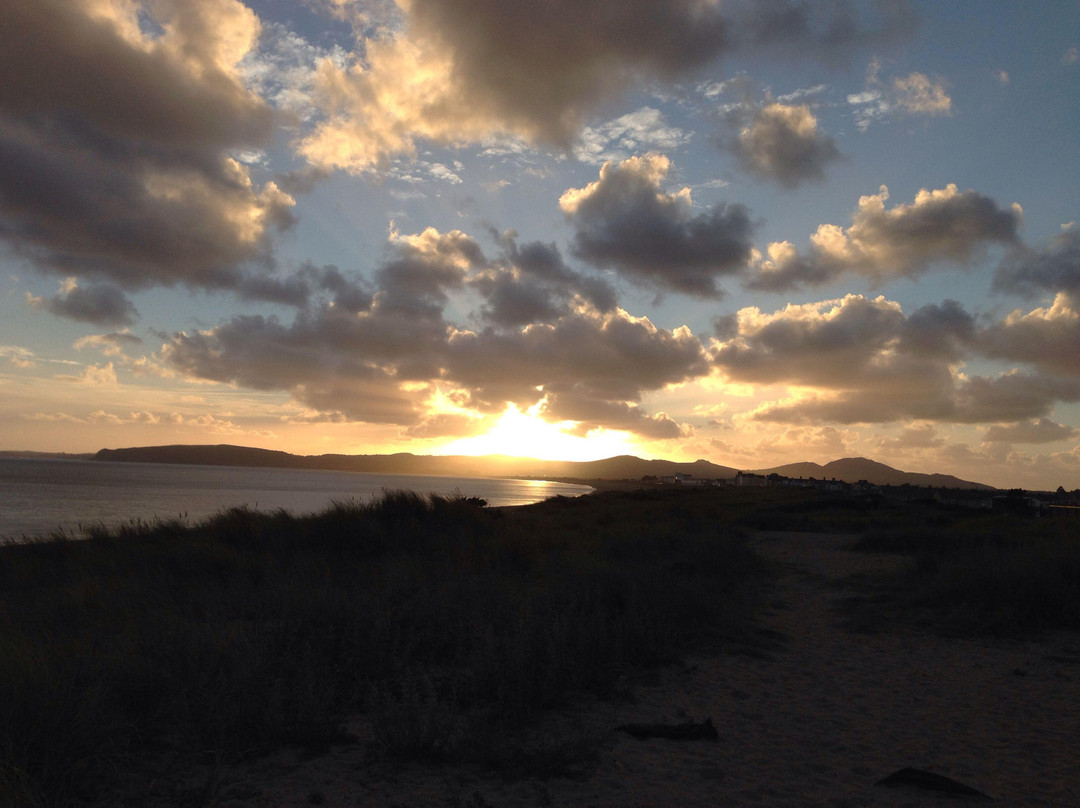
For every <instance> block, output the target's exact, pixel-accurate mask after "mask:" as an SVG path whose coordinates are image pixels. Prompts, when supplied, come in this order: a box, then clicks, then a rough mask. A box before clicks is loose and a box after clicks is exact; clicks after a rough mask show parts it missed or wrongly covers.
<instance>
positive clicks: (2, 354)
mask: <svg viewBox="0 0 1080 808" xmlns="http://www.w3.org/2000/svg"><path fill="white" fill-rule="evenodd" d="M0 359H7V360H8V361H9V362H11V364H13V365H14V366H15V367H17V368H24V369H25V368H32V367H35V366H36V365H37V362H36V361H35V359H34V352H33V351H31V350H28V349H27V348H23V347H21V346H19V345H0Z"/></svg>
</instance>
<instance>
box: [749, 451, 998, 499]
mask: <svg viewBox="0 0 1080 808" xmlns="http://www.w3.org/2000/svg"><path fill="white" fill-rule="evenodd" d="M755 473H756V474H779V475H781V476H782V477H796V478H798V477H815V478H817V479H826V480H833V479H835V480H843V481H844V482H847V483H857V482H858V481H859V480H866V481H867V482H869V483H873V484H874V485H905V484H906V485H918V486H930V487H932V488H976V489H979V490H985V491H993V490H995V489H994V487H993V486H992V485H983V484H982V483H973V482H970V481H968V480H961V479H960V478H959V477H953V476H952V475H951V474H919V473H917V472H912V471H899V470H898V469H894V468H893V467H892V466H886V465H885V464H884V463H878V462H877V461H875V460H868V459H867V458H865V457H845V458H843V459H842V460H833V461H832V462H831V463H826V464H825V465H824V466H822V465H819V464H818V463H789V464H788V465H786V466H776V467H775V468H771V469H761V470H759V471H756V472H755Z"/></svg>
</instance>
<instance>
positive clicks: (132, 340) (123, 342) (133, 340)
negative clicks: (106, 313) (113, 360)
mask: <svg viewBox="0 0 1080 808" xmlns="http://www.w3.org/2000/svg"><path fill="white" fill-rule="evenodd" d="M142 344H143V340H142V338H141V337H137V336H135V335H134V334H131V333H129V332H127V331H120V332H114V333H111V334H90V335H88V336H85V337H79V339H77V340H75V344H74V348H75V350H77V351H81V350H82V349H83V348H97V349H98V350H100V351H101V352H102V353H103V354H105V355H106V356H123V354H124V350H125V348H131V347H134V346H137V345H142Z"/></svg>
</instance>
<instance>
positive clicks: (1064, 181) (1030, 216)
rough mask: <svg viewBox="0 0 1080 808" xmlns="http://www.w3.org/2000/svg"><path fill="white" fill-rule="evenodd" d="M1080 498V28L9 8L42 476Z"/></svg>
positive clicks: (720, 3) (325, 5) (545, 2)
mask: <svg viewBox="0 0 1080 808" xmlns="http://www.w3.org/2000/svg"><path fill="white" fill-rule="evenodd" d="M173 443H232V444H240V445H247V446H261V447H264V448H270V449H282V450H285V451H290V452H295V453H299V454H321V453H327V452H340V453H348V454H371V453H389V452H412V453H416V454H448V453H460V454H481V453H489V452H499V453H503V454H511V455H520V456H534V457H548V458H561V459H574V460H579V459H598V458H602V457H609V456H612V455H617V454H636V455H638V456H640V457H650V458H652V457H661V458H668V459H672V460H695V459H698V458H704V459H706V460H709V461H712V462H714V463H718V464H722V465H726V466H731V467H734V468H739V469H760V468H770V467H775V466H778V465H781V464H783V463H789V462H796V461H816V462H820V463H824V462H828V461H830V460H834V459H837V458H841V457H851V456H864V457H870V458H872V459H874V460H878V461H880V462H883V463H887V464H889V465H891V466H894V467H896V468H900V469H904V470H907V471H923V472H942V473H950V474H955V475H957V476H959V477H962V478H964V479H969V480H976V481H979V482H983V483H988V484H992V485H997V486H999V487H1023V488H1028V489H1055V488H1057V487H1058V486H1059V485H1063V486H1064V487H1065V488H1066V489H1069V490H1072V489H1076V488H1080V2H1077V0H1042V2H1038V3H1029V2H1006V1H1005V0H986V1H985V2H967V1H958V2H952V3H939V2H921V0H910V2H905V1H904V0H883V1H882V2H846V0H835V2H809V1H808V0H762V1H761V2H750V0H736V1H735V2H729V1H728V0H622V2H611V0H289V1H288V2H287V1H286V0H260V1H259V2H256V1H255V0H249V1H248V2H246V3H245V2H240V0H35V2H32V3H22V2H2V3H0V449H6V450H36V451H46V452H61V451H63V452H92V451H96V450H98V449H101V448H105V447H110V448H116V447H122V446H140V445H156V444H173Z"/></svg>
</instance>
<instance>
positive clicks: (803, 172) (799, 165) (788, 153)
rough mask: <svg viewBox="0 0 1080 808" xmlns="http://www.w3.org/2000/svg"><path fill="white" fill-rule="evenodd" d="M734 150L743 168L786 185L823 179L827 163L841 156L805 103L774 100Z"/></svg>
mask: <svg viewBox="0 0 1080 808" xmlns="http://www.w3.org/2000/svg"><path fill="white" fill-rule="evenodd" d="M731 149H732V151H733V152H734V154H735V156H736V157H737V158H738V160H739V163H740V164H741V165H742V168H743V170H745V171H747V172H749V173H751V174H755V175H757V176H759V177H764V178H765V179H771V180H775V181H776V182H778V183H780V184H781V185H782V186H784V187H785V188H795V187H797V186H798V185H799V184H800V183H802V182H805V181H808V180H822V179H824V178H825V168H826V166H827V165H828V164H829V163H831V162H833V161H835V160H837V159H839V158H840V152H839V151H838V150H837V148H836V144H835V143H834V142H833V139H832V138H831V137H829V136H828V135H826V134H824V133H822V132H820V131H819V130H818V125H817V119H816V118H815V117H814V114H813V113H812V112H811V111H810V107H809V106H807V105H805V104H800V105H796V106H789V105H785V104H780V103H776V102H773V103H770V104H766V105H765V106H763V107H761V108H760V109H757V110H756V111H755V113H754V114H753V117H752V119H751V120H750V121H749V122H748V123H747V125H746V126H744V127H743V128H742V130H741V131H740V132H739V135H738V137H737V138H736V139H735V140H734V141H733V142H732V144H731Z"/></svg>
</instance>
